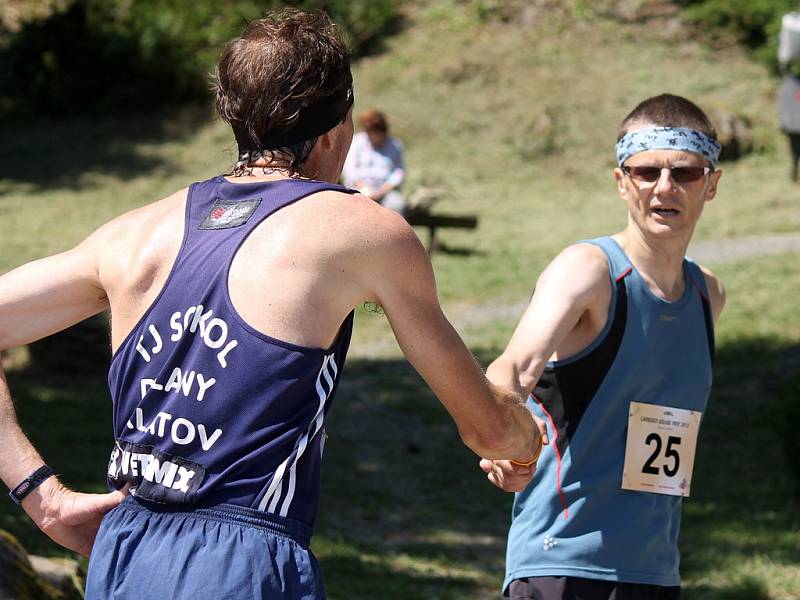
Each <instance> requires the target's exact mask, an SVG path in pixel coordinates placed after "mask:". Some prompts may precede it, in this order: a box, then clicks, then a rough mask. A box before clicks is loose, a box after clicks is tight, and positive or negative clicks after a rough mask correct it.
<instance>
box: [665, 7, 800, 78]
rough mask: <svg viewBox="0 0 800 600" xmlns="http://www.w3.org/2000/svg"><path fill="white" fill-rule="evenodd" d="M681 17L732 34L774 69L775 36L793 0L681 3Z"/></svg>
mask: <svg viewBox="0 0 800 600" xmlns="http://www.w3.org/2000/svg"><path fill="white" fill-rule="evenodd" d="M680 4H683V5H684V6H686V7H687V8H686V10H685V11H684V16H685V17H686V18H687V19H688V20H690V21H693V22H695V23H698V24H702V25H703V26H705V27H708V28H710V30H711V31H712V32H713V31H717V32H720V33H727V34H732V35H733V36H734V37H735V39H736V40H737V41H738V42H740V43H743V44H745V45H746V46H748V47H749V48H750V49H752V50H753V51H754V53H755V55H756V56H757V57H758V58H759V59H760V60H762V61H764V62H765V63H767V64H769V65H771V66H772V67H773V68H775V69H777V66H778V34H779V32H780V29H781V18H782V17H783V15H784V14H786V13H788V12H791V11H793V10H797V9H798V3H797V1H796V0H682V1H681V2H680Z"/></svg>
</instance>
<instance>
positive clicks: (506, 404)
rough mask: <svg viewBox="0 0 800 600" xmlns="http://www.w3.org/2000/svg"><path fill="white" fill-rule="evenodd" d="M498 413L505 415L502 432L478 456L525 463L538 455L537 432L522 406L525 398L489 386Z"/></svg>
mask: <svg viewBox="0 0 800 600" xmlns="http://www.w3.org/2000/svg"><path fill="white" fill-rule="evenodd" d="M490 387H491V391H492V395H493V396H494V398H495V401H496V402H497V405H498V409H499V410H500V411H502V412H503V413H504V415H505V417H504V419H503V421H504V423H503V424H504V427H503V428H504V429H505V431H504V432H502V433H501V434H500V435H499V436H498V437H497V438H496V439H495V440H494V442H493V443H492V444H491V447H490V448H488V452H483V453H480V452H479V453H478V454H480V455H481V456H483V457H484V458H495V459H512V460H515V461H518V462H522V463H526V462H529V461H530V460H532V459H533V458H534V457H535V455H536V454H538V448H539V446H540V445H541V435H540V432H539V429H538V428H537V427H536V424H535V422H534V420H533V417H532V416H531V412H530V411H529V410H528V408H527V406H526V405H525V400H524V397H523V396H521V395H520V394H519V393H517V391H516V390H511V389H508V388H503V387H500V386H496V385H492V384H490Z"/></svg>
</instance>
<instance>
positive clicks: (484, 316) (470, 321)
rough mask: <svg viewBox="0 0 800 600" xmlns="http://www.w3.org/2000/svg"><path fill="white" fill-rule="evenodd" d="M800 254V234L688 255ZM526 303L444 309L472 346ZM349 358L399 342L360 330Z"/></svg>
mask: <svg viewBox="0 0 800 600" xmlns="http://www.w3.org/2000/svg"><path fill="white" fill-rule="evenodd" d="M794 252H796V253H800V233H784V234H770V235H759V236H746V237H739V238H731V239H723V240H709V241H701V242H697V243H694V244H692V245H691V246H690V247H689V252H688V255H689V256H690V257H691V258H692V259H694V260H696V261H697V262H700V263H703V264H706V265H708V266H709V267H712V268H713V267H715V266H717V265H720V264H724V263H729V262H733V261H737V260H741V259H744V258H753V257H758V256H769V255H773V254H784V253H794ZM527 304H528V303H527V301H522V302H514V303H508V302H506V303H503V302H496V301H488V302H481V303H480V304H472V303H466V302H465V303H459V304H456V305H450V306H446V307H445V311H446V313H447V316H448V318H449V319H450V321H451V322H452V323H453V326H454V327H455V328H456V329H457V330H458V331H459V332H460V333H461V335H462V336H464V337H465V338H466V341H467V343H468V344H469V343H470V337H472V334H473V333H474V334H478V331H476V330H478V329H480V328H481V327H484V326H486V325H490V324H492V323H498V322H505V323H515V322H517V321H518V320H519V318H520V317H521V316H522V313H523V312H524V311H525V307H526V306H527ZM355 338H356V339H355V340H354V343H353V346H352V347H351V351H350V354H351V356H354V357H359V358H368V357H375V358H378V357H387V356H396V355H398V354H399V353H400V349H399V348H398V347H397V342H395V341H394V338H393V336H392V334H391V331H390V330H389V329H388V327H387V328H386V330H385V331H384V332H382V334H381V335H380V336H378V337H371V338H370V339H359V333H358V328H356V332H355Z"/></svg>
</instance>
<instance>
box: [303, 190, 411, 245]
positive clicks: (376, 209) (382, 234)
mask: <svg viewBox="0 0 800 600" xmlns="http://www.w3.org/2000/svg"><path fill="white" fill-rule="evenodd" d="M316 196H318V197H319V198H318V199H317V200H318V203H317V204H316V205H314V206H313V207H312V206H311V203H309V204H308V205H307V208H308V209H310V210H313V211H314V212H315V215H316V217H315V218H317V219H320V220H322V221H323V223H322V224H323V225H325V228H326V229H328V230H329V232H330V235H327V236H326V237H327V238H328V239H327V243H329V244H332V245H333V246H334V247H338V248H339V250H340V251H343V252H346V253H347V254H350V255H354V256H358V255H363V256H364V257H366V258H368V259H369V260H373V261H374V260H376V259H377V258H379V257H380V256H381V255H384V254H389V255H392V256H395V257H396V256H397V255H398V253H399V254H404V253H405V254H410V255H416V254H418V253H419V252H420V251H421V252H422V255H423V256H426V254H425V251H424V248H423V247H422V244H421V243H420V241H419V238H418V237H417V236H416V234H415V233H414V230H413V229H412V228H411V226H410V225H409V224H408V223H407V222H406V220H405V219H404V218H403V217H402V216H401V215H400V214H398V213H396V212H395V211H392V210H389V209H386V208H384V207H382V206H381V205H380V204H378V203H377V202H375V201H374V200H371V199H370V198H367V197H366V196H363V195H362V194H348V193H343V192H336V191H326V192H321V193H319V194H316ZM300 204H302V203H300Z"/></svg>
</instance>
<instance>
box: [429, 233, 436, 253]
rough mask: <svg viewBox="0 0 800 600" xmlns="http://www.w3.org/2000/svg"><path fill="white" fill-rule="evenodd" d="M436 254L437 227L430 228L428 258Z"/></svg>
mask: <svg viewBox="0 0 800 600" xmlns="http://www.w3.org/2000/svg"><path fill="white" fill-rule="evenodd" d="M434 252H436V227H429V228H428V256H432V255H433V253H434Z"/></svg>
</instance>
